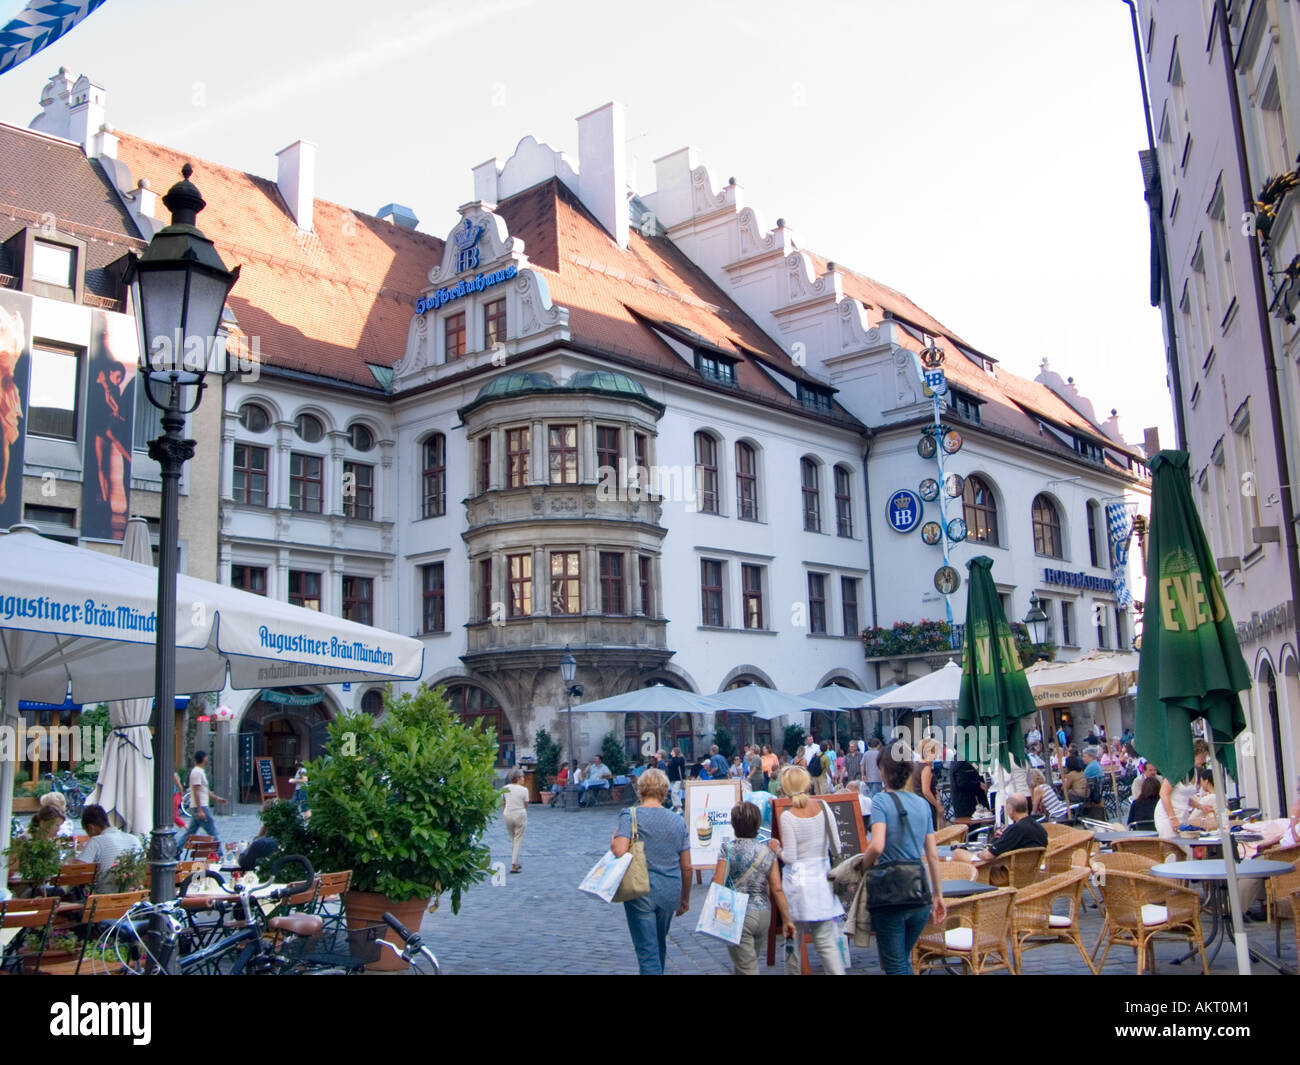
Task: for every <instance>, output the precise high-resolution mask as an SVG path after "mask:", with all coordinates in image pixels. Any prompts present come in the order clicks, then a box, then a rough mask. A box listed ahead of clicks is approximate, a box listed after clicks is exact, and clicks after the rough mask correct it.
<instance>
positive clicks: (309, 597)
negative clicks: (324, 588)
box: [289, 569, 320, 610]
mask: <svg viewBox="0 0 1300 1065" xmlns="http://www.w3.org/2000/svg"><path fill="white" fill-rule="evenodd" d="M289 605H290V606H300V607H303V608H305V609H307V610H319V609H320V574H319V573H307V572H305V571H303V570H296V569H291V570H290V571H289Z"/></svg>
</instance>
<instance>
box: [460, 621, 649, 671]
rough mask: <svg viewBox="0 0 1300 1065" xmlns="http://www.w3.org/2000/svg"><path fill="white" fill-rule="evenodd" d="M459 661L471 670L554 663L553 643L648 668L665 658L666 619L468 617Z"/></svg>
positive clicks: (614, 662) (605, 661) (616, 662)
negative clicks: (493, 619)
mask: <svg viewBox="0 0 1300 1065" xmlns="http://www.w3.org/2000/svg"><path fill="white" fill-rule="evenodd" d="M466 629H467V631H468V641H467V642H468V650H467V652H466V654H465V655H464V659H463V660H464V662H465V664H466V665H468V666H470V667H471V668H473V669H490V668H492V667H493V666H499V665H501V664H503V663H504V662H506V661H508V662H509V663H511V664H512V665H514V666H516V667H517V666H526V665H530V664H535V665H539V666H545V665H548V664H549V665H554V664H555V662H556V661H558V658H557V657H556V656H557V654H558V653H559V652H557V651H556V648H562V647H565V646H570V647H573V648H579V647H581V648H583V649H584V655H585V656H586V657H591V656H592V655H596V656H597V657H598V658H599V659H600V660H601V661H602V663H603V664H605V665H625V666H639V667H642V668H645V667H649V666H651V665H654V664H656V663H660V662H666V661H667V660H668V659H669V658H671V657H672V654H673V652H671V651H669V650H668V645H667V633H668V622H667V621H665V620H664V619H662V618H647V617H642V616H640V615H632V616H626V617H624V616H613V615H603V614H581V615H575V616H559V617H547V616H540V615H539V616H533V617H527V618H513V619H511V620H509V621H504V622H491V621H473V622H470V623H469V624H468V625H467V626H466Z"/></svg>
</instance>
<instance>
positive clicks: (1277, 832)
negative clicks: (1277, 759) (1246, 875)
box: [1242, 784, 1300, 860]
mask: <svg viewBox="0 0 1300 1065" xmlns="http://www.w3.org/2000/svg"><path fill="white" fill-rule="evenodd" d="M1255 830H1256V831H1257V832H1258V833H1259V834H1260V835H1261V836H1262V837H1263V838H1262V839H1261V840H1260V841H1259V842H1258V843H1255V844H1250V843H1247V844H1243V845H1242V850H1243V852H1244V853H1245V855H1246V857H1248V858H1253V857H1254V856H1255V855H1256V854H1258V853H1260V852H1262V851H1266V850H1270V849H1272V848H1273V847H1283V848H1290V847H1300V784H1297V786H1296V801H1295V803H1294V804H1292V806H1291V809H1290V811H1289V816H1288V817H1277V818H1274V819H1273V820H1271V821H1263V822H1261V823H1260V824H1259V825H1257V826H1255ZM1288 858H1289V856H1288ZM1284 860H1285V859H1284Z"/></svg>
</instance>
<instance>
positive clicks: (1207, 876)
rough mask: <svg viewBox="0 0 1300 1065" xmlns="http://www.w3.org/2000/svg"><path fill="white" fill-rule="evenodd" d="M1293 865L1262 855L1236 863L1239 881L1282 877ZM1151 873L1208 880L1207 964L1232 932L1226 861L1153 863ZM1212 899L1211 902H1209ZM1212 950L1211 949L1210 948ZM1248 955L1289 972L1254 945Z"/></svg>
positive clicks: (1181, 959) (1213, 859) (1172, 877)
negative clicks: (1211, 903)
mask: <svg viewBox="0 0 1300 1065" xmlns="http://www.w3.org/2000/svg"><path fill="white" fill-rule="evenodd" d="M1293 868H1294V867H1293V866H1292V865H1291V864H1290V863H1289V862H1273V861H1269V860H1267V859H1265V858H1250V859H1248V860H1247V861H1244V862H1238V863H1237V878H1238V879H1239V880H1265V879H1267V878H1268V877H1270V876H1281V875H1282V874H1284V873H1289V872H1292V871H1293ZM1150 872H1151V875H1152V876H1158V877H1163V878H1164V879H1166V880H1189V881H1193V882H1202V881H1204V882H1207V883H1209V884H1210V885H1211V890H1210V898H1208V899H1207V900H1206V908H1207V909H1208V910H1209V911H1210V916H1211V918H1212V919H1213V921H1214V926H1213V929H1214V930H1213V931H1212V932H1211V933H1210V936H1209V939H1208V940H1207V941H1206V943H1205V950H1206V956H1207V957H1208V958H1209V960H1210V963H1211V964H1213V962H1214V959H1215V958H1217V957H1218V956H1219V950H1220V948H1221V947H1222V946H1223V943H1224V940H1226V939H1227V938H1228V936H1229V935H1230V934H1231V932H1232V918H1231V916H1230V911H1229V908H1228V905H1229V904H1228V868H1227V863H1226V862H1224V860H1223V859H1222V858H1209V859H1203V860H1200V861H1191V862H1165V863H1164V864H1163V865H1153V866H1152V867H1151V869H1150ZM1211 900H1213V902H1214V905H1213V906H1211V905H1210V901H1211ZM1211 946H1213V947H1214V950H1213V951H1211V950H1210V947H1211ZM1194 953H1195V951H1190V952H1189V953H1187V954H1185V955H1184V956H1183V957H1181V958H1179V959H1177V960H1176V961H1175V962H1174V964H1175V965H1177V964H1179V963H1180V962H1184V961H1186V960H1187V959H1188V958H1190V957H1191V956H1192V954H1194ZM1250 956H1251V957H1252V958H1255V959H1256V960H1257V961H1262V962H1263V963H1264V964H1265V965H1270V966H1272V967H1273V968H1274V969H1277V970H1278V971H1279V972H1288V971H1289V970H1288V969H1287V968H1286V967H1285V966H1284V965H1282V964H1281V963H1280V962H1279V961H1278V960H1277V959H1276V958H1270V957H1269V956H1268V955H1267V954H1264V953H1262V952H1261V951H1259V950H1257V949H1256V948H1254V947H1251V948H1250Z"/></svg>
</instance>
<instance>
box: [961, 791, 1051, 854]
mask: <svg viewBox="0 0 1300 1065" xmlns="http://www.w3.org/2000/svg"><path fill="white" fill-rule="evenodd" d="M1006 808H1007V814H1008V816H1010V818H1011V824H1009V825H1008V826H1007V827H1006V828H1004V829H1003V830H1002V832H1001V834H1000V835H999V836H998V837H997V839H995V840H993V842H992V843H990V844H989V845H988V846H987V847H985V848H984V849H983V850H982V851H980V852H979V854H977V855H975V857H976V858H978V859H979V860H980V861H982V862H987V861H989V860H990V859H993V858H996V857H998V855H1000V854H1006V853H1007V852H1008V851H1018V850H1023V849H1024V848H1025V847H1046V846H1047V829H1045V828H1044V827H1043V826H1042V825H1040V824H1039V823H1038V822H1037V821H1035V820H1034V819H1033V818H1032V817H1030V816H1029V800H1028V799H1027V798H1025V797H1024V796H1023V795H1008V796H1007V804H1006ZM952 856H953V857H954V858H956V859H958V860H960V861H970V859H971V855H970V852H969V851H965V850H960V849H959V850H954V851H953V852H952Z"/></svg>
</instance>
